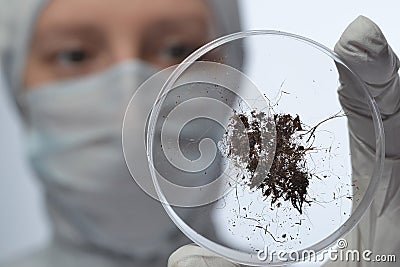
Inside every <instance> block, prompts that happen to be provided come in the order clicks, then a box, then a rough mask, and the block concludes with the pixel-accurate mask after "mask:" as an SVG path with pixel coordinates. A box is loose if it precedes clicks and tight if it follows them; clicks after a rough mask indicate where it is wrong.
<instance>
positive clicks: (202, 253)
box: [168, 244, 240, 267]
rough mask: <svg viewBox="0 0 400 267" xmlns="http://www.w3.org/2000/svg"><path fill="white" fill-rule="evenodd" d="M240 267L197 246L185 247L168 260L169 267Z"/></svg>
mask: <svg viewBox="0 0 400 267" xmlns="http://www.w3.org/2000/svg"><path fill="white" fill-rule="evenodd" d="M203 266H204V267H210V266H212V267H240V265H239V264H235V263H232V262H230V261H228V260H225V259H224V258H222V257H220V256H218V255H216V254H214V253H212V252H210V251H208V250H206V249H204V248H201V247H199V246H196V245H195V244H190V245H186V246H183V247H181V248H179V249H178V250H176V251H175V252H174V253H172V255H171V256H170V257H169V259H168V267H203Z"/></svg>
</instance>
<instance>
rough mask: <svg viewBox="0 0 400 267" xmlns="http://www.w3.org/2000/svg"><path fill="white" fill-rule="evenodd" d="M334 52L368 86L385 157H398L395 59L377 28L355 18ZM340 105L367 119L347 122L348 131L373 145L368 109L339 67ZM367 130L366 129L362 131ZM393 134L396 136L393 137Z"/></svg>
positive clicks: (399, 98) (399, 102)
mask: <svg viewBox="0 0 400 267" xmlns="http://www.w3.org/2000/svg"><path fill="white" fill-rule="evenodd" d="M335 52H336V53H337V54H338V55H339V56H340V57H341V58H342V59H343V60H344V61H345V62H346V63H347V64H348V65H349V66H350V68H352V69H353V70H354V71H355V72H357V74H358V75H359V76H360V77H361V79H363V80H364V81H365V82H366V83H367V84H368V89H369V91H370V92H371V94H372V96H373V97H374V98H375V100H376V102H377V104H378V106H379V108H380V111H381V114H382V119H383V121H384V124H385V133H386V154H387V155H388V156H389V157H396V158H399V157H400V142H397V140H396V139H398V131H399V125H400V123H399V120H398V119H397V117H396V119H395V115H397V114H398V113H399V109H400V85H399V76H398V74H397V71H398V69H399V60H398V58H397V56H396V54H395V53H394V52H393V51H392V49H391V47H390V46H389V45H388V43H387V41H386V38H385V36H384V35H383V33H382V31H381V30H380V29H379V27H378V26H377V25H376V24H375V23H373V22H372V21H371V20H369V19H368V18H366V17H364V16H359V17H358V18H357V19H356V20H355V21H353V22H352V23H351V24H350V25H349V26H348V27H347V29H346V30H345V31H344V33H343V35H342V36H341V38H340V40H339V42H338V43H337V44H336V46H335ZM339 73H340V74H342V75H341V77H340V82H341V87H340V88H339V95H340V97H341V103H342V105H343V106H344V107H345V108H346V109H349V110H350V111H351V112H352V113H356V114H359V115H360V116H363V117H365V118H366V119H368V121H369V123H367V125H364V122H363V121H361V120H360V121H358V120H357V121H350V123H351V125H350V126H351V130H353V131H354V132H355V133H356V134H357V136H358V137H360V138H361V139H362V140H363V141H364V142H365V143H366V144H367V145H368V146H370V147H372V148H373V147H374V146H375V136H374V132H373V129H371V128H369V127H370V126H371V123H372V122H371V120H370V119H369V117H368V116H366V115H368V114H370V112H369V109H368V106H367V104H366V102H365V101H364V99H363V97H362V96H361V95H362V94H361V93H362V92H361V91H360V90H359V88H357V86H356V85H354V83H353V81H352V80H351V79H348V77H347V75H346V74H345V73H343V72H342V71H341V69H340V68H339ZM366 127H368V128H366ZM396 132H397V134H396Z"/></svg>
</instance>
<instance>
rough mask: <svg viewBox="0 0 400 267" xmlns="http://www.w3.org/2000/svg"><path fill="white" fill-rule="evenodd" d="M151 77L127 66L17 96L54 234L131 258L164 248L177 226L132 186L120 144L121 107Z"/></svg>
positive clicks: (148, 70) (136, 65) (140, 66)
mask: <svg viewBox="0 0 400 267" xmlns="http://www.w3.org/2000/svg"><path fill="white" fill-rule="evenodd" d="M155 72H156V70H155V69H154V68H152V67H150V66H148V65H146V64H145V63H142V62H139V61H132V62H126V63H122V64H120V65H118V66H115V67H113V68H111V69H109V70H106V71H104V72H102V73H99V74H95V75H92V76H90V77H87V78H80V79H76V80H69V81H65V82H60V83H54V84H49V85H47V86H44V87H42V88H32V89H30V90H28V91H27V92H26V93H25V94H24V95H23V96H22V99H21V101H22V103H23V105H24V109H25V111H26V114H28V115H27V118H26V119H27V123H28V125H29V127H28V128H29V131H28V136H27V137H28V146H29V153H30V159H31V163H32V166H33V168H34V170H35V171H36V173H37V175H38V177H39V178H40V179H41V181H42V182H43V184H44V189H45V192H46V204H47V207H48V210H49V214H50V218H51V219H52V221H53V225H54V232H55V235H56V236H57V235H58V236H61V237H62V238H66V239H69V240H72V241H74V242H82V243H90V244H92V245H95V246H98V247H101V248H105V249H107V250H110V251H113V252H116V253H124V254H128V255H135V257H137V255H141V256H143V255H146V253H153V254H154V251H155V249H159V248H155V246H161V244H162V241H161V240H163V238H164V240H165V242H166V246H167V245H168V235H171V231H176V230H174V229H176V228H175V227H174V226H173V224H172V222H171V221H170V220H169V218H168V217H167V215H166V214H165V212H164V210H163V209H162V207H161V205H160V203H158V202H157V201H156V200H154V199H152V198H151V197H149V196H148V195H146V194H145V193H144V192H143V191H142V190H141V189H140V188H139V187H138V186H137V185H136V184H135V182H134V181H133V179H132V177H131V175H130V173H129V171H128V169H127V167H126V164H125V161H124V158H123V152H122V145H121V129H122V122H123V116H124V112H125V109H126V107H127V104H128V102H129V100H130V99H131V97H132V96H133V94H134V92H135V90H136V89H137V88H138V87H139V86H140V84H141V83H142V82H144V81H145V80H146V79H147V78H148V77H150V76H151V75H152V74H154V73H155ZM139 153H140V152H139ZM143 153H144V152H143ZM149 179H150V178H149Z"/></svg>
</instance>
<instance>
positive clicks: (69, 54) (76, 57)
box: [55, 49, 91, 66]
mask: <svg viewBox="0 0 400 267" xmlns="http://www.w3.org/2000/svg"><path fill="white" fill-rule="evenodd" d="M90 58H91V55H90V53H89V52H87V51H85V50H83V49H70V50H65V51H61V52H59V53H57V54H56V56H55V60H56V62H57V63H58V64H60V65H64V66H69V65H79V64H83V63H85V61H87V60H89V59H90Z"/></svg>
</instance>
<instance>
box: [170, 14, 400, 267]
mask: <svg viewBox="0 0 400 267" xmlns="http://www.w3.org/2000/svg"><path fill="white" fill-rule="evenodd" d="M334 50H335V52H336V53H337V54H338V55H339V56H340V57H341V58H342V59H343V60H344V61H345V62H346V63H347V64H348V65H349V66H350V68H352V69H353V70H354V71H355V72H356V73H357V74H358V75H359V77H360V78H361V79H362V80H364V81H365V82H366V84H367V87H368V90H369V91H370V93H371V95H372V96H373V97H374V98H375V100H376V102H377V104H378V106H379V109H380V112H381V115H382V119H383V124H384V131H385V139H386V157H385V161H384V172H383V177H382V180H381V182H380V184H379V187H378V189H377V192H376V195H375V199H374V201H373V203H372V205H371V206H370V208H369V209H368V211H367V213H366V214H365V215H364V217H363V219H362V220H361V222H360V223H359V224H358V225H357V226H356V228H355V229H354V230H353V231H352V232H351V233H350V234H349V235H348V236H347V237H346V239H347V242H348V246H347V247H346V250H358V251H359V252H360V253H361V255H362V253H363V252H364V251H368V250H369V251H371V253H372V254H367V258H366V260H365V259H363V258H362V257H360V261H352V260H349V261H347V260H346V259H344V261H340V260H336V261H330V262H327V263H326V264H325V265H324V266H360V267H363V266H398V262H396V261H393V260H391V261H390V262H377V261H375V259H376V260H379V259H380V258H379V257H380V256H382V255H383V257H381V259H384V257H385V256H386V255H395V257H396V258H395V259H396V260H397V261H398V260H399V259H400V231H398V224H399V223H400V179H399V178H400V177H399V176H400V142H398V136H399V134H400V84H399V75H398V69H399V66H400V62H399V59H398V57H397V56H396V54H395V53H394V52H393V50H392V48H391V47H390V46H389V44H388V42H387V40H386V38H385V37H384V35H383V33H382V31H381V30H380V29H379V27H378V26H377V25H376V24H375V23H374V22H372V21H371V20H370V19H368V18H366V17H364V16H360V17H358V18H357V19H356V20H355V21H353V22H352V23H351V24H350V25H349V26H348V27H347V29H346V30H345V31H344V33H343V34H342V36H341V38H340V40H339V41H338V42H337V44H336V46H335V49H334ZM345 73H346V72H345V71H343V70H341V69H340V67H339V74H340V87H339V90H338V93H339V97H340V101H341V104H342V106H343V108H344V109H345V110H347V111H350V112H352V114H354V115H355V116H351V117H349V122H348V123H349V131H350V146H351V147H350V149H351V156H352V169H353V174H352V175H353V179H354V180H357V181H359V184H360V186H364V187H367V186H368V183H369V180H368V177H369V175H370V174H371V173H372V171H373V166H374V162H375V158H374V156H375V154H374V148H375V147H376V139H375V134H374V128H373V124H372V118H371V117H370V116H369V115H368V114H369V108H368V105H367V103H366V101H365V99H364V97H362V93H361V92H360V90H359V89H360V88H357V86H356V85H355V84H354V82H353V81H352V80H351V79H350V78H349V77H348V76H346V75H345ZM350 118H351V119H350ZM375 256H378V258H375ZM350 259H351V258H350ZM369 259H370V261H369ZM168 266H169V267H192V266H193V267H194V266H196V267H202V266H214V267H235V266H239V265H238V264H234V263H231V262H229V261H227V260H224V259H222V258H220V257H218V256H217V255H216V254H214V253H212V252H210V251H207V250H205V249H203V248H200V247H197V246H195V245H186V246H184V247H182V248H180V249H178V250H177V251H175V252H174V253H173V254H172V255H171V257H170V259H169V264H168Z"/></svg>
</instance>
